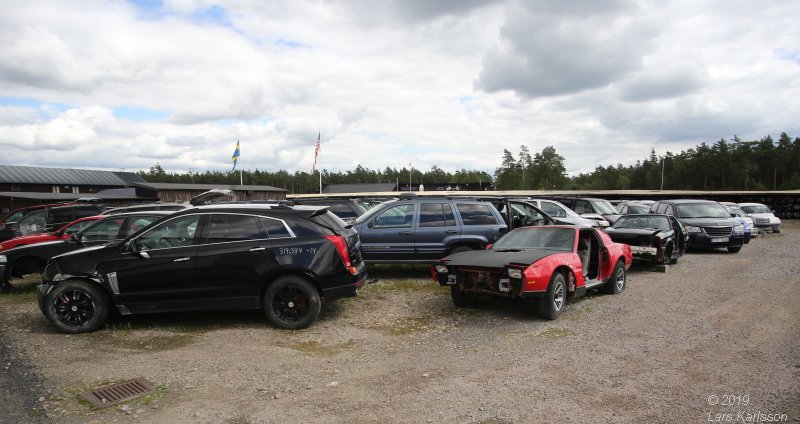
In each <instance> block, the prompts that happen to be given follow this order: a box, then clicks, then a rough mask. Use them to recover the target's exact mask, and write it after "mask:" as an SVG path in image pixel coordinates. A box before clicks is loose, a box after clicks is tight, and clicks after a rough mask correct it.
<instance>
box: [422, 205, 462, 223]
mask: <svg viewBox="0 0 800 424" xmlns="http://www.w3.org/2000/svg"><path fill="white" fill-rule="evenodd" d="M454 225H456V220H455V218H454V217H453V207H452V206H450V204H449V203H423V204H421V205H420V207H419V226H420V227H447V226H454Z"/></svg>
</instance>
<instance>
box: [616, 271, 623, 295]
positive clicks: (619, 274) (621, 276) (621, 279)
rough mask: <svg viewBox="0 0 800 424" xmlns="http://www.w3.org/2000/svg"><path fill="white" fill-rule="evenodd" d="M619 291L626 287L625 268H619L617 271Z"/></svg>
mask: <svg viewBox="0 0 800 424" xmlns="http://www.w3.org/2000/svg"><path fill="white" fill-rule="evenodd" d="M616 284H617V290H622V287H624V286H625V268H623V267H619V269H618V270H617V281H616Z"/></svg>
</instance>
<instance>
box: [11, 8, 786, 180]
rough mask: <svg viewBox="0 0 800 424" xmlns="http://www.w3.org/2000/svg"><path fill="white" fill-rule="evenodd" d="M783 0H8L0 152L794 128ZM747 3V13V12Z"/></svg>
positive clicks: (382, 159) (570, 140)
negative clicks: (756, 1)
mask: <svg viewBox="0 0 800 424" xmlns="http://www.w3.org/2000/svg"><path fill="white" fill-rule="evenodd" d="M798 15H800V3H797V4H796V3H794V2H765V3H764V2H762V3H752V2H746V1H734V2H722V1H712V2H708V3H707V2H691V1H680V0H678V1H674V2H653V1H649V0H645V1H636V2H633V1H623V0H618V1H602V2H598V1H589V0H585V1H568V2H553V1H518V0H495V1H456V0H452V1H443V2H429V1H422V0H414V1H402V0H390V1H388V2H381V3H380V4H379V5H376V4H374V3H373V2H367V1H365V0H358V1H337V0H323V1H318V0H309V1H304V0H297V1H294V0H293V1H289V0H279V1H270V2H263V1H249V0H213V1H212V0H165V1H163V2H159V1H155V2H153V1H148V0H138V1H135V2H106V1H100V0H97V1H92V0H84V1H77V0H60V1H37V2H24V1H21V0H19V1H14V2H12V3H10V4H9V5H8V6H7V7H6V8H4V13H3V14H0V56H1V57H3V60H2V61H0V145H1V146H2V147H0V149H2V151H3V155H2V159H3V160H2V162H3V163H10V164H26V165H48V166H65V167H97V168H103V169H119V168H126V169H128V170H131V169H147V168H149V167H150V166H152V165H153V164H154V163H155V162H156V161H158V162H159V163H160V164H161V165H162V166H163V167H164V168H165V169H167V170H170V171H181V172H186V171H187V170H189V169H193V170H194V171H195V172H203V171H204V170H206V169H215V170H222V171H225V170H229V169H230V166H231V162H230V155H231V153H232V152H233V148H234V146H235V143H236V140H237V137H238V138H239V140H240V141H241V147H242V156H241V163H240V166H242V167H243V168H244V169H256V168H258V169H262V170H270V171H276V170H279V169H287V170H289V171H290V172H294V171H299V170H302V171H308V170H310V168H311V164H312V162H313V154H314V143H315V142H316V138H317V134H319V133H321V135H322V147H321V151H320V158H319V163H318V166H320V167H321V168H323V169H328V170H332V171H338V170H346V169H349V168H350V167H351V165H352V164H353V163H357V164H360V165H362V166H364V167H368V168H372V169H384V168H386V167H387V166H389V167H395V168H402V167H403V166H407V165H408V163H409V162H412V163H413V164H414V167H415V168H416V169H430V168H431V167H432V166H433V165H436V166H439V167H441V168H443V169H445V170H448V171H451V172H452V171H455V170H458V169H462V168H466V169H480V170H484V171H488V172H493V171H494V169H495V168H496V167H497V166H499V164H500V160H501V156H502V151H503V149H509V150H511V151H513V152H516V151H518V150H519V146H520V145H522V144H525V145H527V146H528V147H529V148H530V151H531V152H532V153H535V152H540V151H541V150H542V149H543V148H544V147H546V146H550V145H552V146H554V147H555V148H556V150H557V151H558V153H559V154H561V155H562V156H564V157H565V158H566V160H567V168H568V170H569V172H580V171H582V170H590V169H593V168H594V167H595V166H596V165H597V164H598V162H599V161H603V162H607V163H606V164H611V163H614V164H615V163H619V162H622V163H631V162H635V161H636V160H637V159H641V158H642V157H645V156H647V155H648V154H649V152H650V149H652V148H654V147H655V148H656V149H657V151H658V152H659V153H661V152H663V151H664V150H665V149H677V148H680V147H681V146H687V147H691V146H694V145H696V144H698V143H699V142H702V141H708V142H711V141H715V140H718V139H719V138H721V137H731V136H732V134H734V133H736V134H739V135H740V137H742V138H743V139H758V138H761V137H763V136H765V135H766V134H768V133H771V134H773V135H777V133H779V132H780V131H786V132H788V133H789V134H790V135H791V136H792V137H794V136H796V135H799V134H800V124H798V121H797V119H796V117H797V116H800V105H797V102H795V101H794V99H793V97H792V96H791V93H793V92H795V91H797V90H798V89H800V67H798V66H797V65H798V64H797V51H798V50H797V32H796V31H793V30H792V28H794V26H796V25H795V23H794V17H795V16H798ZM765 22H768V23H769V24H764V23H765Z"/></svg>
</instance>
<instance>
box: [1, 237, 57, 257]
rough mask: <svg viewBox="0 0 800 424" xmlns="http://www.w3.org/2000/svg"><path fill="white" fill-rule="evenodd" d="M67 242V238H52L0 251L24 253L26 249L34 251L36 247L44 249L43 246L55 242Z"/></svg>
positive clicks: (6, 253)
mask: <svg viewBox="0 0 800 424" xmlns="http://www.w3.org/2000/svg"><path fill="white" fill-rule="evenodd" d="M68 242H69V241H68V240H53V241H46V242H43V243H36V244H26V245H23V246H17V247H14V248H11V249H8V250H3V252H2V253H3V254H4V255H8V254H16V253H19V254H24V253H25V252H27V251H31V252H33V251H36V249H46V247H44V246H52V245H55V244H61V243H68Z"/></svg>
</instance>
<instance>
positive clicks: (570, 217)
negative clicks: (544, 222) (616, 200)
mask: <svg viewBox="0 0 800 424" xmlns="http://www.w3.org/2000/svg"><path fill="white" fill-rule="evenodd" d="M517 200H522V201H524V202H528V203H531V204H532V205H534V206H536V207H537V208H539V209H541V210H543V211H544V212H545V213H546V214H548V215H550V216H551V217H553V219H555V220H556V221H559V222H564V223H567V224H572V225H577V226H579V227H602V228H605V227H608V226H609V223H608V221H606V220H605V219H604V218H603V217H602V216H601V215H597V214H584V215H578V213H577V212H575V211H573V210H572V209H570V208H568V207H566V206H564V205H563V204H562V203H561V202H558V201H555V200H547V199H517ZM586 215H589V216H586Z"/></svg>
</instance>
